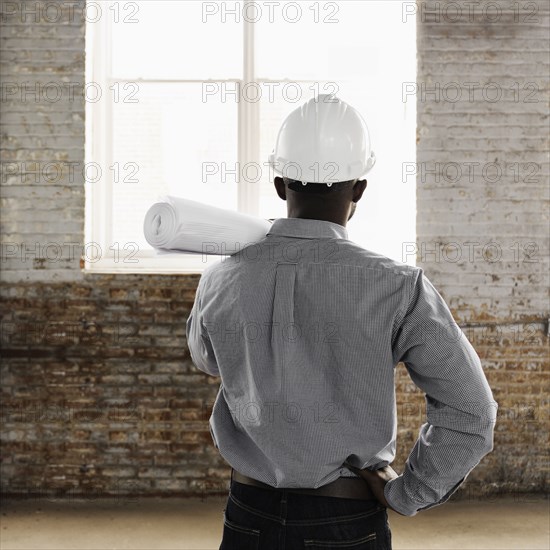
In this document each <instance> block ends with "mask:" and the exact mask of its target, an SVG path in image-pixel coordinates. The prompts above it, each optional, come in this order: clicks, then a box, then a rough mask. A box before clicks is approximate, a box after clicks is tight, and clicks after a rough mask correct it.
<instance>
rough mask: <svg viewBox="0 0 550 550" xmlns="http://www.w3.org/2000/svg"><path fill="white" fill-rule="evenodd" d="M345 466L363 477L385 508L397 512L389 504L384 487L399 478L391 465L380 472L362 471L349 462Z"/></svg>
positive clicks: (366, 469) (364, 469) (365, 469)
mask: <svg viewBox="0 0 550 550" xmlns="http://www.w3.org/2000/svg"><path fill="white" fill-rule="evenodd" d="M344 466H346V468H349V469H350V470H351V471H352V472H353V473H355V474H357V475H358V476H360V477H362V478H363V479H364V480H365V481H366V482H367V483H368V485H369V487H370V489H371V491H372V492H373V494H374V496H375V497H376V499H377V500H378V501H379V502H380V503H381V504H382V505H383V506H385V507H386V508H389V509H390V510H393V511H394V512H397V510H394V509H393V508H392V507H391V506H390V505H389V504H388V501H387V500H386V497H385V496H384V487H385V486H386V483H388V481H390V480H391V479H395V478H396V477H399V475H398V473H397V472H396V471H395V470H394V469H393V468H392V467H391V466H390V465H388V466H386V467H384V468H380V469H379V470H369V469H368V468H363V469H362V470H360V469H359V468H356V467H355V466H352V465H351V464H349V463H348V462H344ZM397 513H398V514H400V515H402V516H404V515H405V514H401V512H397Z"/></svg>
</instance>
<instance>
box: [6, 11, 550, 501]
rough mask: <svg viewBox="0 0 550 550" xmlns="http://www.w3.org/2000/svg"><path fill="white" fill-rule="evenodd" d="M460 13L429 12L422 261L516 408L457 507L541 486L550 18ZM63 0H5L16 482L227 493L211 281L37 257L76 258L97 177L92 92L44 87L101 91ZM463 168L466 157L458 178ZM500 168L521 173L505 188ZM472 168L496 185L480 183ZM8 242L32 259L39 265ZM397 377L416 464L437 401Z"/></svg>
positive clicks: (48, 487)
mask: <svg viewBox="0 0 550 550" xmlns="http://www.w3.org/2000/svg"><path fill="white" fill-rule="evenodd" d="M453 4H455V5H456V4H457V3H453ZM489 4H495V3H494V2H490V3H489ZM443 5H446V4H443ZM460 5H462V6H463V7H464V13H463V15H462V19H458V20H456V15H455V13H453V12H441V13H440V18H439V21H437V20H436V19H437V12H436V13H433V12H432V13H429V12H426V11H424V12H422V11H420V12H419V13H418V14H417V17H418V23H419V38H418V46H419V76H418V84H419V88H420V87H421V86H420V85H421V84H422V83H423V82H425V84H426V86H427V87H428V88H427V90H431V89H434V85H435V83H439V84H440V92H441V94H440V97H439V98H438V97H437V96H434V95H433V94H431V95H430V93H428V94H427V97H426V98H423V97H422V94H421V90H420V91H419V93H418V96H417V99H418V123H419V124H418V125H419V128H418V158H417V161H418V172H419V175H418V176H417V178H416V180H417V181H416V182H417V188H418V214H419V215H418V249H419V252H418V262H419V265H422V266H423V267H424V268H425V269H426V272H427V274H428V275H429V276H430V278H431V279H432V280H433V281H434V283H435V284H436V286H437V287H438V289H440V291H441V293H442V294H443V296H444V297H445V298H446V299H447V301H448V303H449V304H450V306H451V308H452V310H453V313H454V314H455V315H456V317H457V320H458V321H459V322H460V324H461V326H463V328H464V331H465V332H466V333H467V335H468V336H469V337H470V339H471V341H472V343H473V344H474V345H475V347H476V349H477V350H478V352H479V353H480V355H481V357H482V358H483V364H484V367H485V369H486V372H487V376H488V379H489V382H490V384H491V387H492V388H493V389H494V393H495V398H496V399H497V401H498V402H499V403H500V409H499V423H498V426H497V433H496V438H495V450H494V451H493V453H491V454H490V455H489V456H488V457H487V458H486V459H484V461H483V463H482V464H481V465H480V466H479V467H478V468H477V469H476V470H475V471H474V472H473V473H472V475H471V476H470V477H469V478H468V481H467V484H465V486H463V488H462V489H461V491H460V493H459V494H458V495H457V496H459V495H470V494H473V495H479V494H482V493H485V492H488V491H514V490H519V491H527V490H538V491H542V490H545V488H546V486H545V477H544V468H543V460H544V458H543V456H544V449H545V447H546V443H547V442H546V436H545V431H546V430H545V429H544V428H545V424H544V421H545V415H546V414H547V408H546V407H547V400H546V401H545V399H547V398H546V395H547V389H546V388H545V387H544V382H545V379H544V372H543V370H544V366H545V360H547V353H548V347H547V346H548V339H547V336H546V319H547V317H548V316H549V311H548V300H547V298H546V285H547V278H545V277H546V276H545V274H546V272H547V267H548V265H547V262H548V260H547V250H548V240H547V238H548V235H547V231H546V229H545V228H546V225H545V224H546V223H547V218H546V216H547V204H546V205H545V203H544V201H545V199H546V195H545V185H546V183H545V182H546V178H547V176H548V164H547V161H546V157H545V156H544V150H545V148H546V147H547V146H548V142H547V137H548V136H547V129H546V128H547V124H548V118H547V115H546V114H545V113H546V109H547V103H546V102H547V94H548V82H547V80H546V77H545V75H547V74H548V56H547V54H545V52H546V51H547V49H548V40H547V38H546V37H547V34H548V12H547V11H546V12H544V11H543V10H547V6H546V4H545V3H543V2H540V3H538V4H536V3H534V2H529V3H527V4H526V6H527V8H526V9H524V7H525V6H523V5H522V4H520V5H519V7H518V11H517V13H516V12H514V10H512V11H506V9H508V7H509V4H508V3H504V2H499V3H498V5H499V6H502V12H501V13H502V14H501V17H500V20H498V21H489V18H491V17H492V18H494V17H495V14H494V13H493V12H491V11H485V12H484V6H486V5H487V4H483V3H481V4H479V6H478V8H477V11H478V12H479V13H478V14H477V15H478V16H477V18H476V17H475V15H476V12H474V20H473V21H470V20H469V19H470V18H471V17H470V14H469V13H468V11H467V5H468V4H466V3H464V4H460ZM528 5H531V6H532V5H534V6H536V8H537V10H536V13H535V14H534V16H535V17H536V18H537V19H538V21H537V22H525V21H523V19H524V18H525V17H529V18H530V17H533V16H532V15H530V10H529V9H528ZM47 6H50V7H48V8H47ZM52 6H54V7H55V3H54V2H46V3H43V2H34V1H33V2H3V3H2V22H1V25H2V27H1V31H2V32H1V52H0V62H1V69H0V70H1V78H2V83H3V88H2V92H3V96H2V102H1V104H0V109H1V113H0V114H1V116H2V152H1V160H2V173H1V174H2V178H1V186H0V201H1V206H2V219H1V229H2V233H3V236H2V239H3V241H2V242H3V243H4V249H3V252H5V253H7V254H4V256H3V257H2V265H1V267H2V274H1V277H2V278H1V284H0V290H1V293H2V300H3V303H2V318H1V329H2V332H1V344H2V356H3V364H2V367H1V368H2V370H1V375H2V376H1V378H2V379H1V392H2V393H1V399H2V415H1V417H2V434H1V437H2V447H1V465H0V466H1V468H2V470H1V474H2V475H1V481H2V486H1V489H2V491H3V492H5V493H9V494H28V493H37V494H42V495H61V494H63V495H69V494H75V495H82V494H84V495H87V494H95V495H99V494H113V495H128V494H176V493H177V494H179V495H181V494H188V495H197V494H203V493H219V492H224V491H226V489H227V486H228V476H229V468H228V466H227V465H226V464H225V463H224V461H223V460H222V459H221V457H220V456H219V455H218V453H217V451H216V450H215V448H214V446H213V444H212V441H211V437H210V434H209V429H208V417H209V415H210V409H211V406H212V404H213V401H214V398H215V395H216V392H217V388H218V385H219V379H217V378H213V377H208V376H207V375H204V374H202V373H201V372H200V371H198V370H197V369H195V368H194V367H193V365H192V363H191V361H190V358H189V354H188V351H187V349H186V346H185V319H186V316H187V314H188V312H189V311H190V308H191V306H192V304H193V299H194V290H195V288H196V285H197V282H198V279H199V276H198V275H196V276H162V275H99V274H84V273H82V272H81V271H80V266H79V259H78V255H76V256H73V257H71V255H67V254H63V255H62V258H66V259H65V260H61V261H58V262H55V263H52V262H44V261H41V260H40V258H39V256H40V253H39V254H37V255H36V256H37V257H33V254H32V250H33V249H34V250H37V249H36V246H37V245H36V243H39V245H40V244H41V245H42V246H43V247H45V246H46V245H47V244H48V243H51V242H61V243H76V244H77V246H78V244H79V243H80V245H81V244H82V243H83V239H84V236H83V230H84V187H83V179H82V176H80V177H79V174H81V171H80V170H75V171H73V172H71V173H70V172H69V170H68V167H70V165H69V164H67V163H69V162H74V163H80V164H81V163H83V162H84V101H83V98H82V93H81V92H80V95H79V91H78V88H75V89H74V92H75V94H76V96H70V95H66V96H65V97H62V98H60V100H59V101H56V102H51V101H49V102H45V101H35V100H34V98H33V95H32V90H38V92H37V93H39V94H40V93H41V91H43V90H44V87H45V86H46V85H47V84H48V83H50V82H57V83H63V82H65V83H71V82H83V81H84V25H83V23H82V20H81V18H80V17H78V13H79V9H78V6H82V4H76V5H75V6H74V7H73V11H72V14H71V11H70V9H71V6H70V5H68V4H67V3H59V6H64V8H63V9H61V8H60V11H58V12H55V13H54V11H53V10H54V7H52ZM421 6H422V5H419V7H421ZM440 9H442V8H441V4H440ZM47 10H49V11H47ZM34 12H36V13H34ZM480 18H481V19H480ZM450 19H452V21H451V20H450ZM516 19H518V20H516ZM472 81H474V82H475V81H478V82H480V84H479V86H480V87H481V90H480V89H478V90H477V91H476V89H475V86H474V90H473V91H474V99H473V101H469V96H468V97H467V96H464V99H462V100H460V101H452V98H454V95H451V94H452V92H453V86H452V85H451V86H449V84H452V83H455V82H456V83H459V86H460V87H461V88H462V89H463V94H464V93H467V92H469V88H468V86H469V85H468V84H467V83H468V82H472ZM487 83H496V84H498V86H500V87H501V88H502V90H503V91H502V98H501V99H500V100H499V101H496V102H491V101H487V100H485V98H484V97H483V93H491V92H492V91H493V90H494V88H486V89H484V88H483V85H484V84H487ZM515 83H517V91H516V88H515V87H514V86H515ZM530 83H535V85H536V87H535V92H536V94H535V96H534V97H535V99H537V100H538V102H530V101H529V102H526V101H523V100H524V99H526V98H529V99H531V98H532V96H529V94H530V93H531V92H532V91H533V88H532V87H529V85H530ZM8 85H11V86H12V87H11V88H7V86H8ZM36 85H38V88H36ZM13 86H15V87H13ZM526 86H527V87H526ZM441 88H443V89H444V92H443V91H441ZM29 90H30V91H29ZM14 91H15V93H14ZM52 92H53V90H52ZM21 93H24V94H25V95H23V96H22V95H21ZM455 93H456V91H455ZM514 93H516V96H518V97H519V98H520V101H516V100H515V99H517V98H515V96H514ZM79 97H80V99H79ZM490 97H491V98H492V97H493V96H492V95H491V96H490ZM450 162H455V163H459V164H460V167H461V169H462V171H463V173H462V176H461V177H460V178H458V179H456V178H455V174H454V173H453V172H452V168H453V166H451V165H448V164H447V163H450ZM435 163H439V166H435ZM466 163H479V166H478V165H475V164H474V165H472V164H466ZM488 163H507V164H506V166H505V167H504V170H503V172H504V173H503V175H502V177H501V179H500V181H493V180H494V177H493V173H492V172H491V170H494V169H495V168H494V166H488ZM514 163H519V164H518V165H517V166H514ZM527 163H533V164H527ZM486 165H487V166H486ZM469 166H470V167H472V166H473V169H474V170H475V169H476V168H477V170H478V171H479V174H481V175H479V174H478V172H474V174H473V177H472V178H470V177H469V176H470V174H468V173H466V168H468V167H469ZM533 166H534V167H535V174H534V176H531V175H530V174H532V172H533ZM484 167H485V168H486V169H485V172H483V168H484ZM58 169H60V170H62V175H61V177H57V170H58ZM433 169H435V170H436V173H439V174H440V176H439V179H438V178H437V176H436V175H435V174H434V173H433V172H430V170H433ZM63 170H65V172H63ZM449 170H451V171H450V172H449ZM52 174H53V176H52ZM454 179H456V181H452V180H454ZM533 179H536V181H532V180H533ZM52 180H55V181H54V183H52ZM516 180H517V181H516ZM7 243H23V246H24V247H27V248H29V249H30V250H31V252H30V253H27V254H25V255H24V256H25V257H26V261H23V260H22V259H21V256H20V254H19V255H17V254H15V255H14V254H13V253H12V252H13V249H11V248H6V246H11V245H8V244H7ZM438 243H442V244H438ZM475 243H478V244H475ZM514 243H519V244H518V245H515V244H514ZM530 243H534V244H535V246H533V245H532V244H530ZM495 244H496V246H495ZM18 246H21V245H20V244H18ZM514 247H515V248H514ZM38 250H41V249H40V248H39V249H38ZM42 250H43V249H42ZM499 250H500V251H501V253H502V257H501V258H498V251H499ZM430 251H436V252H437V254H430V253H429V252H430ZM470 251H472V254H473V256H472V257H471V258H470V256H469V254H470ZM458 252H461V257H460V258H459V259H457V258H458V256H457V254H458ZM514 254H515V256H514ZM5 256H7V257H5ZM17 256H19V257H17ZM530 259H537V260H538V261H536V262H532V261H527V260H530ZM397 384H398V404H399V407H398V411H399V422H400V429H399V439H398V457H397V459H396V462H395V463H394V465H393V466H394V467H395V469H396V470H397V471H400V470H401V468H402V466H403V463H404V461H405V459H406V456H407V454H408V452H409V450H410V448H411V446H412V444H413V443H414V440H415V438H416V435H417V433H418V428H419V426H420V424H421V423H422V422H423V419H424V397H423V395H422V394H421V393H420V392H419V391H418V390H417V389H416V388H415V387H414V385H413V384H412V383H411V381H410V380H409V378H408V376H407V374H406V371H405V369H404V367H403V365H400V366H399V367H398V376H397ZM527 449H528V451H527Z"/></svg>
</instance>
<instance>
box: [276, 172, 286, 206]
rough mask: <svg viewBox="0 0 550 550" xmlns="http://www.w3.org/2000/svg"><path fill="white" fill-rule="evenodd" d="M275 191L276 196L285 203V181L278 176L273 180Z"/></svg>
mask: <svg viewBox="0 0 550 550" xmlns="http://www.w3.org/2000/svg"><path fill="white" fill-rule="evenodd" d="M273 183H274V185H275V189H276V190H277V195H279V197H280V198H281V199H283V200H284V201H286V186H285V180H284V179H283V178H280V177H279V176H276V177H275V180H274V182H273Z"/></svg>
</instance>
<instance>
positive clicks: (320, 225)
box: [267, 218, 348, 240]
mask: <svg viewBox="0 0 550 550" xmlns="http://www.w3.org/2000/svg"><path fill="white" fill-rule="evenodd" d="M267 235H279V236H281V237H299V238H302V239H319V238H321V239H322V238H325V239H346V240H347V239H348V230H347V229H346V228H345V227H344V226H343V225H340V224H338V223H334V222H328V221H325V220H311V219H306V218H277V219H276V220H275V221H274V222H273V224H272V225H271V228H270V230H269V232H268V233H267Z"/></svg>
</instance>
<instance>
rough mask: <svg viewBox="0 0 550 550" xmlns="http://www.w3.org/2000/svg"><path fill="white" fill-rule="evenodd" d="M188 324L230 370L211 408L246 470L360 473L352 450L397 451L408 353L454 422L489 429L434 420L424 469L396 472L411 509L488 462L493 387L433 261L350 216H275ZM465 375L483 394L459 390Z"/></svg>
mask: <svg viewBox="0 0 550 550" xmlns="http://www.w3.org/2000/svg"><path fill="white" fill-rule="evenodd" d="M187 328H188V337H189V347H190V350H191V354H192V357H193V359H194V361H195V363H196V364H197V366H198V367H199V368H201V369H202V370H204V371H205V372H208V373H209V374H219V375H220V376H221V381H222V384H221V387H220V391H219V393H218V395H217V398H216V402H215V404H214V409H213V413H212V417H211V420H210V424H211V431H212V436H213V439H214V441H215V444H216V446H217V447H218V449H219V451H220V453H221V454H222V456H223V457H224V458H225V459H226V461H227V462H228V463H229V464H231V466H233V467H234V468H235V469H236V470H238V471H240V472H242V473H243V474H245V475H248V476H250V477H253V478H255V479H258V480H260V481H263V482H264V483H267V484H270V485H272V486H274V487H310V488H317V487H320V486H322V485H325V484H327V483H329V482H331V481H333V480H335V479H336V478H338V477H339V476H350V477H355V474H353V473H352V472H351V471H350V470H349V469H347V468H345V467H344V466H343V462H344V461H346V460H348V461H349V462H350V463H352V464H354V465H356V466H357V467H359V468H364V467H369V468H370V467H372V468H382V467H384V466H386V465H387V464H389V463H391V462H392V461H393V459H394V457H395V451H396V433H397V414H396V402H395V388H394V374H395V370H394V369H395V365H396V364H397V362H398V361H400V360H404V361H407V362H406V363H405V364H406V365H407V368H408V369H409V373H410V374H411V377H412V378H413V380H414V381H415V382H416V383H417V385H419V386H420V387H421V388H422V389H423V390H424V391H425V392H426V393H427V394H430V396H431V398H432V399H433V403H432V406H433V407H434V411H435V406H436V404H437V407H438V409H441V407H442V406H443V404H445V405H446V406H447V409H446V410H447V412H448V417H449V418H451V417H452V421H453V422H458V423H459V424H460V422H461V420H464V421H466V420H468V422H465V425H467V431H469V432H472V430H473V432H475V434H477V436H481V438H479V437H478V439H477V440H476V439H475V437H474V434H473V433H467V434H463V435H464V437H463V438H462V439H460V440H458V439H457V440H456V441H454V440H453V439H452V436H451V431H450V429H445V428H444V422H442V423H440V424H441V426H442V427H443V428H444V429H443V430H440V431H438V432H437V433H436V432H435V431H433V426H431V427H430V426H429V424H425V425H424V426H423V429H425V430H428V429H431V430H432V432H431V435H432V436H433V437H436V439H437V441H436V442H440V444H441V445H440V446H439V447H437V446H435V447H434V449H433V451H430V450H429V449H428V447H429V444H428V445H426V444H425V443H426V442H424V443H423V442H421V441H418V442H417V446H416V452H417V454H419V455H423V457H424V458H425V460H426V461H427V462H426V463H425V464H424V465H422V467H424V466H426V468H425V471H422V472H416V474H413V473H412V472H413V471H414V465H412V468H411V470H410V471H409V472H408V473H407V478H405V479H402V478H403V476H400V478H399V479H400V482H399V483H396V482H397V481H398V480H392V482H391V484H395V487H394V488H393V493H392V492H391V489H390V487H389V485H391V484H388V493H387V495H388V496H390V495H393V500H394V504H395V505H396V506H401V508H402V509H403V513H406V514H407V515H413V514H414V513H416V510H417V509H420V508H421V507H423V506H425V505H426V503H427V504H428V506H430V505H432V503H438V502H440V501H441V498H442V497H444V498H445V499H446V498H448V496H450V489H452V490H454V489H456V487H457V486H458V484H460V483H461V482H462V481H463V479H464V478H465V475H466V473H467V471H469V469H471V468H467V466H468V465H469V463H468V460H467V459H466V458H467V457H469V461H470V463H471V462H472V457H476V464H477V457H478V456H479V454H480V453H483V454H484V453H485V452H487V451H488V450H490V449H489V447H491V448H492V424H491V422H490V420H491V419H493V418H494V416H493V414H492V413H491V411H488V412H487V414H485V410H486V406H487V403H488V402H491V400H492V394H491V391H490V389H489V387H488V385H487V382H486V380H485V377H484V374H483V371H482V369H481V367H480V364H479V358H478V357H477V355H476V354H475V352H474V351H473V349H472V348H471V346H470V344H469V343H468V342H467V340H466V339H465V337H464V335H463V334H462V332H461V331H460V330H459V329H458V327H457V326H456V323H454V320H453V319H452V316H451V314H450V312H449V310H448V308H447V307H446V305H445V304H444V302H443V300H442V299H441V297H440V296H439V294H438V293H437V291H435V289H434V288H433V286H432V285H431V284H430V283H429V281H428V280H427V279H426V278H425V276H424V275H423V272H422V270H421V269H420V268H416V267H412V266H408V265H405V264H402V263H400V262H396V261H394V260H391V259H389V258H386V257H384V256H382V255H379V254H376V253H374V252H371V251H368V250H365V249H363V248H361V247H360V246H358V245H357V244H355V243H353V242H351V241H349V240H348V239H347V230H346V229H345V227H343V226H341V225H339V224H336V223H332V222H328V221H321V220H313V219H303V218H280V219H277V220H275V222H274V223H273V226H272V228H271V230H270V233H268V234H267V236H266V238H265V239H263V240H262V241H260V242H259V243H256V244H254V245H252V246H249V247H247V248H244V249H243V250H242V251H240V252H239V253H237V254H235V255H233V256H231V257H230V258H228V259H226V260H224V261H223V262H220V263H219V264H216V265H215V266H213V267H212V268H209V269H208V270H207V271H206V272H205V273H204V275H203V277H202V278H201V281H200V284H199V288H198V291H197V300H196V303H195V307H194V308H193V312H192V313H191V315H190V317H189V321H188V327H187ZM442 329H444V330H442ZM449 329H450V330H449ZM464 388H468V389H469V395H468V401H469V402H473V404H472V403H470V404H469V405H468V404H466V403H464V404H460V402H459V399H458V398H459V397H460V393H461V392H462V390H464ZM453 392H454V393H453ZM457 392H458V393H457ZM427 403H428V406H430V401H429V400H428V401H427ZM472 415H473V416H472ZM472 419H473V420H472ZM489 440H491V441H490V442H489ZM428 443H429V442H428ZM456 444H459V445H463V446H464V450H463V451H464V453H465V457H464V460H465V462H463V463H462V464H459V465H458V469H457V465H454V464H453V463H450V462H449V460H451V456H450V455H449V454H448V453H447V452H446V451H450V447H447V446H448V445H450V446H452V447H454V446H455V445H456ZM475 445H477V448H476V450H475V452H474V453H471V452H470V449H471V448H472V446H475ZM433 452H436V453H439V454H436V455H433V456H432V454H431V453H433ZM453 452H455V451H453ZM459 454H460V453H458V455H459ZM411 455H412V453H411ZM458 455H457V454H456V453H455V456H454V457H452V461H454V460H456V459H457V458H458V459H459V460H460V457H459V456H458ZM446 461H447V462H446ZM474 465H475V464H471V467H473V466H474ZM408 467H409V466H408ZM465 468H466V469H465ZM417 470H420V468H417ZM413 476H414V479H413ZM417 476H418V477H417ZM423 476H424V477H423ZM438 476H439V477H438ZM441 476H443V477H444V478H445V479H442V477H441ZM413 481H414V483H412V482H413ZM443 481H444V482H445V483H447V485H445V484H443V485H441V484H442V482H443ZM433 482H435V485H437V487H436V486H434V485H433ZM414 493H416V494H414Z"/></svg>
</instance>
